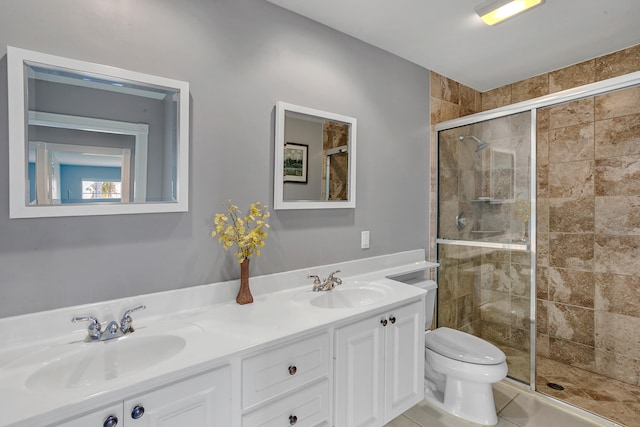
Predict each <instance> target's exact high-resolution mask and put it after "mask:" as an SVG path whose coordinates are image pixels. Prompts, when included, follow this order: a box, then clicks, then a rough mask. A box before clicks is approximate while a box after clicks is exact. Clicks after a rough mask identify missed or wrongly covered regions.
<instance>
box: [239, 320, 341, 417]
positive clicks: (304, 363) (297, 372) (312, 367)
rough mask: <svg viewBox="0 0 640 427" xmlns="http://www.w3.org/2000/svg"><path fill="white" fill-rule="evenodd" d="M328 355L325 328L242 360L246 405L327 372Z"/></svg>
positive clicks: (243, 394) (243, 401)
mask: <svg viewBox="0 0 640 427" xmlns="http://www.w3.org/2000/svg"><path fill="white" fill-rule="evenodd" d="M329 359H330V354H329V333H328V332H325V333H322V334H320V335H316V336H314V337H311V338H307V339H303V340H300V341H297V342H294V343H291V344H286V345H283V346H280V347H277V348H275V349H273V350H267V351H265V352H263V353H260V354H258V355H256V356H253V357H250V358H248V359H245V360H243V361H242V404H243V408H244V409H247V408H250V407H252V406H254V405H256V404H258V403H260V402H263V401H265V400H267V399H270V398H272V397H274V396H277V395H279V394H281V393H285V392H287V391H289V390H291V389H293V388H295V387H298V386H300V385H302V384H306V383H309V382H311V381H313V380H316V379H318V378H321V377H323V376H327V375H328V374H329Z"/></svg>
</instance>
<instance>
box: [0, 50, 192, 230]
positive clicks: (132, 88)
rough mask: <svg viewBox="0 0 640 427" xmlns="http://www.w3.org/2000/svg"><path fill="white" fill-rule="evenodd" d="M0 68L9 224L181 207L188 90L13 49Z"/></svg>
mask: <svg viewBox="0 0 640 427" xmlns="http://www.w3.org/2000/svg"><path fill="white" fill-rule="evenodd" d="M8 65H9V78H10V85H9V87H10V92H12V93H10V97H9V100H10V116H11V120H10V154H11V156H12V157H11V158H12V162H11V165H12V171H11V173H10V176H11V180H12V182H11V189H12V192H13V194H12V195H11V211H12V215H11V217H32V216H66V215H93V214H112V213H138V212H177V211H185V210H187V204H186V203H188V202H187V188H186V185H187V180H188V171H187V169H188V157H187V156H188V111H185V110H186V109H187V108H188V107H187V106H188V83H186V82H180V81H177V80H171V79H165V78H162V77H157V76H151V75H147V74H141V73H136V72H132V71H128V70H122V69H118V68H113V67H108V66H104V65H100V64H93V63H87V62H83V61H77V60H73V59H68V58H62V57H57V56H52V55H47V54H43V53H39V52H31V51H26V50H23V49H17V48H9V49H8ZM15 86H19V88H16V87H15ZM20 121H22V123H24V124H23V125H21V124H20V123H19V122H20ZM12 125H13V126H12ZM14 160H15V161H14ZM20 180H21V181H22V182H20ZM181 184H182V188H181V186H180V185H181ZM16 193H20V194H16ZM92 204H94V205H100V207H94V208H89V207H87V205H92ZM109 205H119V206H122V207H121V208H116V207H108V206H109ZM128 205H141V206H142V205H144V206H145V207H144V208H138V207H131V206H129V207H124V206H128ZM162 205H174V206H162ZM63 206H67V207H66V208H63ZM73 206H77V208H78V210H73ZM47 208H49V209H47ZM156 208H157V210H156ZM63 209H66V210H63Z"/></svg>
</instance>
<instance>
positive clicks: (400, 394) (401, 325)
mask: <svg viewBox="0 0 640 427" xmlns="http://www.w3.org/2000/svg"><path fill="white" fill-rule="evenodd" d="M423 307H424V305H423V303H421V302H417V303H413V304H409V305H406V306H403V307H400V308H398V309H396V310H393V311H390V312H389V313H387V318H388V319H389V323H388V324H387V327H386V328H385V330H386V334H387V335H386V345H385V346H386V353H385V365H386V370H385V371H386V378H385V388H384V390H385V399H384V401H385V421H386V422H388V421H391V420H392V419H393V418H395V417H397V416H398V415H400V414H401V413H403V412H404V411H406V410H407V409H409V408H410V407H412V406H413V405H415V404H416V403H418V402H419V401H421V400H422V399H423V396H424V310H423Z"/></svg>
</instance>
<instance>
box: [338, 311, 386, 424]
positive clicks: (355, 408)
mask: <svg viewBox="0 0 640 427" xmlns="http://www.w3.org/2000/svg"><path fill="white" fill-rule="evenodd" d="M383 319H386V317H385V316H383V315H379V316H373V317H370V318H368V319H365V320H362V321H360V322H357V323H354V324H352V325H348V326H345V327H343V328H340V329H337V330H336V333H335V340H336V341H335V356H336V364H335V394H334V396H335V398H334V399H335V400H334V404H335V406H334V408H335V414H336V421H335V425H336V426H340V427H364V426H370V425H382V424H383V416H384V402H383V398H384V394H383V391H384V390H383V387H384V334H385V329H386V327H384V326H383V325H382V324H381V321H382V320H383Z"/></svg>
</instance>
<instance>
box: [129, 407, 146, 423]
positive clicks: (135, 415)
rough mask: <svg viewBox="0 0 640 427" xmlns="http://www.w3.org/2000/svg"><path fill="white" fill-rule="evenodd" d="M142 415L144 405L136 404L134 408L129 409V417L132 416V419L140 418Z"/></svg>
mask: <svg viewBox="0 0 640 427" xmlns="http://www.w3.org/2000/svg"><path fill="white" fill-rule="evenodd" d="M143 415H144V406H142V405H136V406H135V408H133V409H132V410H131V418H133V419H134V420H137V419H138V418H141V417H142V416H143Z"/></svg>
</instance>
